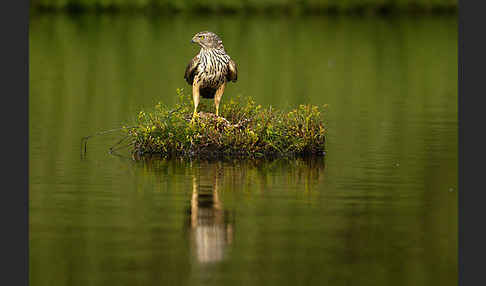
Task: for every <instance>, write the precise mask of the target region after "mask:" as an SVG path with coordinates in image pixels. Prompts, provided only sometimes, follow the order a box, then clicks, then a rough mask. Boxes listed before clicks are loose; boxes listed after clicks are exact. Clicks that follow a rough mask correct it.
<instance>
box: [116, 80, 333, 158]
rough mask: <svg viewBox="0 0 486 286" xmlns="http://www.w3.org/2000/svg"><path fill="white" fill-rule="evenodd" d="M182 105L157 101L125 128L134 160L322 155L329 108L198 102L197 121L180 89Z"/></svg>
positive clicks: (244, 101)
mask: <svg viewBox="0 0 486 286" xmlns="http://www.w3.org/2000/svg"><path fill="white" fill-rule="evenodd" d="M177 93H178V97H179V100H178V103H176V104H175V106H173V107H169V106H166V105H163V104H162V103H159V104H157V105H156V106H155V108H154V109H153V110H151V111H140V112H139V114H138V116H137V118H136V119H135V121H136V122H135V124H133V126H130V127H124V128H123V130H124V131H125V132H126V133H127V138H128V140H129V142H131V144H130V146H131V152H132V154H133V155H134V157H138V158H140V157H144V156H147V155H148V156H151V155H159V156H161V157H184V158H193V157H199V158H201V157H202V158H218V157H245V158H258V157H291V156H312V155H324V151H325V141H326V128H325V126H324V123H323V111H324V108H325V106H323V107H319V106H313V105H299V106H298V107H297V108H294V109H291V110H289V111H284V110H279V109H275V108H273V107H271V106H269V107H262V106H261V105H257V104H256V103H255V101H254V100H253V99H251V98H240V97H237V98H233V99H230V100H229V101H228V102H227V103H223V104H222V105H221V107H220V116H216V115H215V114H214V113H212V112H214V111H213V110H212V109H214V107H213V106H210V105H208V104H206V103H205V102H201V103H200V110H201V111H200V112H199V113H198V114H197V115H196V116H195V117H194V118H192V116H193V106H192V101H191V97H190V95H185V94H184V91H183V90H182V89H178V90H177Z"/></svg>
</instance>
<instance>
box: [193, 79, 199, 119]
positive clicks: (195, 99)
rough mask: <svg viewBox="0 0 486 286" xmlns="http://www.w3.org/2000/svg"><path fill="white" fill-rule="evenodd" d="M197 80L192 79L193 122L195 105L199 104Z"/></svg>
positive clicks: (195, 110) (195, 111)
mask: <svg viewBox="0 0 486 286" xmlns="http://www.w3.org/2000/svg"><path fill="white" fill-rule="evenodd" d="M199 85H200V84H199V80H198V79H197V78H195V79H194V83H193V84H192V100H193V101H194V113H193V114H192V119H191V121H192V122H194V118H195V117H196V116H197V106H198V105H199Z"/></svg>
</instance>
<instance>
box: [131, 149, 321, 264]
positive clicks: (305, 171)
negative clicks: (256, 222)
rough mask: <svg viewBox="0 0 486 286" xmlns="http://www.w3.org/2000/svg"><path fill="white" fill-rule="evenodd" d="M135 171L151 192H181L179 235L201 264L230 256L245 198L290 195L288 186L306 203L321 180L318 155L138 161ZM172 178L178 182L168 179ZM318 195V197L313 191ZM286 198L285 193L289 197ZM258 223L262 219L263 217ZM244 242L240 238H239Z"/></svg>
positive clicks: (153, 157)
mask: <svg viewBox="0 0 486 286" xmlns="http://www.w3.org/2000/svg"><path fill="white" fill-rule="evenodd" d="M137 159H138V163H137V164H136V165H138V166H139V167H137V168H135V169H136V170H138V171H140V172H141V175H142V176H141V177H143V178H145V179H144V180H143V181H144V182H145V183H142V184H141V185H140V187H141V189H147V187H148V186H152V187H149V188H154V191H155V192H160V191H163V190H164V189H165V190H169V189H174V188H175V189H179V190H181V191H182V190H183V189H186V190H187V191H186V192H184V193H186V194H187V197H186V199H185V201H186V206H185V208H183V213H182V214H181V215H182V218H183V223H182V232H183V233H184V237H185V239H187V243H188V244H187V245H188V250H189V252H190V256H191V257H192V258H194V259H195V260H196V261H197V263H199V264H201V265H207V264H214V263H217V262H221V261H223V260H225V259H227V258H229V251H230V248H231V246H232V245H233V244H234V241H236V240H238V236H239V235H243V236H245V235H246V234H245V233H238V232H237V229H238V222H237V221H236V219H235V218H236V217H237V213H238V209H239V212H241V211H245V209H247V208H248V206H250V207H251V203H249V201H248V199H249V198H250V197H252V196H258V197H261V196H265V193H266V192H273V193H275V192H284V193H288V192H291V193H292V192H294V191H293V190H291V189H289V186H302V187H303V189H300V191H297V190H295V192H296V193H295V195H296V196H297V197H295V198H300V199H302V200H303V202H306V203H312V201H313V200H314V199H315V196H318V192H317V191H316V188H317V186H318V185H321V184H322V183H323V182H324V169H325V159H324V157H322V156H317V157H306V158H291V159H283V158H281V159H273V160H267V159H255V160H249V159H242V160H210V161H208V160H195V161H185V160H182V159H163V158H160V157H158V156H152V157H151V158H147V157H144V158H137ZM168 177H171V178H177V181H178V183H174V182H173V181H172V182H170V181H167V178H168ZM316 192H317V193H316ZM288 195H290V194H288ZM262 219H263V218H262ZM242 239H245V238H242Z"/></svg>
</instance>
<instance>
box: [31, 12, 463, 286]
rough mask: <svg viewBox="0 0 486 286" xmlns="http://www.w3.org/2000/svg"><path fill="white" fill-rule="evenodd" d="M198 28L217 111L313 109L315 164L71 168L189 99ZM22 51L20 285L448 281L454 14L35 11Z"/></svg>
mask: <svg viewBox="0 0 486 286" xmlns="http://www.w3.org/2000/svg"><path fill="white" fill-rule="evenodd" d="M201 30H211V31H214V32H216V33H218V34H219V35H220V36H221V37H222V39H223V41H224V44H225V47H226V50H227V52H228V53H229V54H230V55H231V56H232V58H234V59H235V61H236V62H237V63H238V67H239V78H238V82H237V83H236V84H230V85H229V86H228V88H227V90H226V92H225V95H224V96H223V102H224V101H226V100H228V99H229V98H231V97H234V96H236V95H239V94H240V95H244V96H253V97H254V99H255V100H256V101H257V103H260V104H263V105H274V106H278V107H282V108H286V107H290V106H295V105H297V104H300V103H311V104H319V105H322V104H328V108H327V110H328V111H327V113H326V121H327V126H328V129H329V133H328V142H327V150H328V152H327V155H326V157H325V159H321V160H318V161H315V160H311V161H302V160H296V161H276V162H238V161H236V162H224V163H223V162H219V163H218V162H216V163H214V162H213V163H207V162H198V161H196V162H182V161H177V160H174V161H168V162H167V161H162V162H158V161H152V162H148V163H141V162H139V163H136V162H133V161H130V160H129V159H127V158H125V157H118V156H113V155H109V154H108V153H107V150H108V147H110V146H111V145H113V144H114V143H115V142H116V141H117V139H118V138H120V137H119V136H120V135H119V134H116V135H111V136H102V137H97V138H96V137H95V138H93V139H91V140H90V141H89V143H88V154H87V158H86V159H84V160H82V159H81V158H80V139H81V137H82V136H86V135H90V134H93V133H96V132H97V131H101V130H106V129H111V128H116V127H119V126H121V125H122V124H129V123H130V122H132V120H133V118H134V117H135V116H136V114H137V113H138V111H140V110H141V109H147V110H148V109H150V108H151V107H152V106H154V105H155V104H156V103H157V102H158V101H162V102H164V103H167V104H171V103H173V102H175V100H176V93H175V90H176V88H179V87H185V88H186V90H188V91H189V89H188V86H187V85H186V83H185V82H184V79H183V72H184V68H185V66H186V64H187V63H188V61H189V60H190V59H191V57H193V56H194V55H195V53H197V48H196V47H195V46H193V45H191V44H190V39H191V37H192V36H193V34H195V33H196V32H199V31H201ZM29 40H30V59H29V60H30V97H29V112H30V116H29V118H30V126H29V127H30V136H29V138H30V151H29V158H30V162H29V168H30V170H29V172H30V173H29V174H30V193H29V196H30V205H29V211H30V260H29V263H30V265H29V266H30V267H29V270H30V283H31V285H36V286H37V285H46V286H47V285H49V286H51V285H83V286H84V285H181V284H186V285H187V284H194V285H206V284H207V285H209V284H210V285H228V284H232V285H250V283H252V284H255V285H325V284H326V285H374V286H376V285H456V283H457V282H456V280H457V191H458V190H457V20H456V17H455V16H450V17H449V16H444V17H439V16H434V17H422V16H419V17H412V16H407V17H405V16H402V17H396V18H379V17H306V18H301V17H282V16H275V17H261V16H252V17H247V16H214V17H196V16H189V15H179V16H175V17H160V16H143V15H117V14H113V15H95V14H85V15H77V16H75V15H71V16H67V15H63V14H57V15H37V16H35V17H32V18H31V22H30V33H29ZM195 189H197V190H198V192H199V194H200V196H199V198H200V199H201V203H204V202H205V203H206V205H204V206H203V204H202V205H201V212H200V213H201V214H203V213H204V211H206V212H209V213H211V212H212V213H213V214H214V213H217V214H216V215H214V216H215V218H213V219H211V218H209V219H208V220H207V221H206V223H205V224H204V226H205V228H200V229H197V228H196V229H194V228H191V227H190V222H191V215H190V213H189V211H190V210H191V199H192V195H193V191H194V190H195ZM215 193H217V194H218V196H219V200H220V206H221V210H217V211H216V210H215V205H214V198H213V196H214V194H215ZM201 218H202V219H204V218H203V217H201ZM222 234H224V238H223V236H222ZM204 251H206V252H205V253H206V254H204ZM221 253H223V255H220V254H221ZM205 257H206V258H207V257H213V260H215V261H213V262H205V261H206V260H205Z"/></svg>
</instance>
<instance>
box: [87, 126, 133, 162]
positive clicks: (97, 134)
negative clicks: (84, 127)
mask: <svg viewBox="0 0 486 286" xmlns="http://www.w3.org/2000/svg"><path fill="white" fill-rule="evenodd" d="M135 127H136V126H131V127H120V128H114V129H110V130H105V131H100V132H98V133H95V134H93V135H89V136H85V137H82V138H81V159H83V158H85V157H86V153H87V145H88V140H89V139H90V138H93V137H95V136H99V135H106V134H109V133H113V132H116V131H120V130H122V129H130V128H135ZM119 143H121V142H119ZM119 143H117V144H119ZM117 144H115V146H116V145H117ZM83 146H84V153H83Z"/></svg>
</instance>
